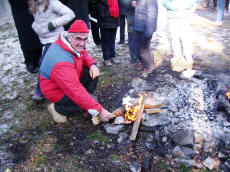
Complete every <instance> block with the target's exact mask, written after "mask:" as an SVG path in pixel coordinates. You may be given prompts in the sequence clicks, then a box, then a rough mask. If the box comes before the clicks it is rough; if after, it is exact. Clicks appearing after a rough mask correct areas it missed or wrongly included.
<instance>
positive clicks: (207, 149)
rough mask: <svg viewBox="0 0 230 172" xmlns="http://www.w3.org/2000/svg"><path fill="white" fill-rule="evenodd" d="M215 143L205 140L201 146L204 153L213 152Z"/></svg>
mask: <svg viewBox="0 0 230 172" xmlns="http://www.w3.org/2000/svg"><path fill="white" fill-rule="evenodd" d="M216 146H217V145H216V143H215V142H214V141H212V140H206V141H205V143H204V144H203V150H204V152H212V151H213V150H215V147H216Z"/></svg>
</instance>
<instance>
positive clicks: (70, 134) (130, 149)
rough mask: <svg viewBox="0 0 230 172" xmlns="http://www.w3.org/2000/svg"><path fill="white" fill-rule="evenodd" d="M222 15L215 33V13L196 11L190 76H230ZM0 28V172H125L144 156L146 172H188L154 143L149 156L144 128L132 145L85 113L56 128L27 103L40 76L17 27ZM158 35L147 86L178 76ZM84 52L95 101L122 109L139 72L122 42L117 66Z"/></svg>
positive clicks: (229, 30) (229, 33)
mask: <svg viewBox="0 0 230 172" xmlns="http://www.w3.org/2000/svg"><path fill="white" fill-rule="evenodd" d="M225 15H226V16H225V23H224V24H223V25H222V26H215V25H212V24H211V21H213V18H214V17H215V11H214V9H202V8H198V9H197V10H196V13H195V15H194V17H193V20H192V26H193V29H194V32H195V33H196V36H195V37H194V42H193V43H194V46H195V49H194V50H195V53H194V60H195V64H194V66H193V69H196V70H201V71H205V72H207V73H210V74H213V75H214V74H216V73H224V74H228V75H229V74H230V58H229V57H230V49H229V45H230V15H229V14H225ZM0 29H1V32H2V33H4V34H2V35H1V36H0V43H1V47H0V54H1V56H0V63H1V65H0V67H1V72H0V75H1V82H0V83H1V85H0V91H1V99H0V105H1V107H0V112H1V114H0V124H1V130H2V131H1V133H0V134H1V136H0V151H1V152H0V153H2V154H0V156H1V155H3V152H4V153H6V154H7V155H5V156H2V157H1V158H2V160H1V161H0V171H1V170H3V169H4V170H5V169H6V168H9V169H12V170H13V171H16V172H19V171H60V172H61V171H62V172H63V171H68V172H70V171H73V172H74V171H101V172H103V171H105V172H107V171H114V172H117V171H129V170H130V164H131V162H133V161H139V162H141V163H142V162H144V160H145V158H146V157H149V156H150V157H151V161H150V162H151V168H150V169H149V170H148V171H175V170H176V169H180V171H186V170H187V171H189V170H192V169H187V168H185V167H183V166H181V165H179V164H173V165H172V164H170V163H169V161H168V158H167V157H166V156H165V150H167V149H170V148H168V147H165V145H161V144H160V143H159V141H158V140H154V141H153V142H154V144H153V148H152V149H150V150H149V149H148V150H147V149H146V148H145V145H144V138H145V137H147V135H148V132H147V131H146V130H144V129H143V128H142V127H141V128H140V131H139V132H140V133H141V134H140V135H139V136H138V137H137V140H136V141H135V142H125V143H122V142H121V143H118V142H117V138H118V136H117V135H110V134H106V132H105V130H104V128H103V124H100V125H97V126H94V125H93V124H92V122H91V119H90V117H89V116H87V117H85V116H84V114H77V115H74V116H69V117H68V122H67V123H65V124H57V123H55V122H54V121H53V120H52V118H51V116H50V114H49V112H48V111H47V105H48V104H49V102H48V101H43V102H41V103H36V102H33V101H32V100H31V94H33V91H34V90H35V87H36V77H37V75H32V74H28V73H27V72H26V70H25V66H24V64H23V56H22V53H21V51H20V45H19V41H18V38H17V34H16V30H15V28H14V24H13V23H12V22H9V23H6V24H4V25H1V26H0ZM155 36H159V37H158V38H159V39H155V38H153V40H152V46H151V50H152V53H153V54H155V63H156V64H157V65H156V70H155V71H154V72H153V73H152V74H150V75H149V77H147V78H146V81H147V82H153V83H154V78H155V77H157V75H159V74H162V73H164V74H167V73H168V74H170V75H173V76H174V77H178V76H179V73H176V72H172V71H171V69H170V64H169V59H170V57H171V54H170V53H168V50H164V49H162V48H161V47H159V46H157V45H159V42H160V41H161V40H160V38H161V35H160V33H159V34H158V33H157V34H156V35H155ZM166 36H167V33H166ZM117 41H118V40H117ZM126 42H127V41H126ZM6 50H7V51H6ZM88 51H89V53H90V54H92V55H94V56H95V58H97V59H98V60H99V64H100V70H101V72H102V75H101V77H100V80H99V83H98V87H97V90H96V93H95V94H96V96H97V97H98V100H99V102H100V103H101V104H102V105H103V106H104V107H105V108H107V109H109V110H110V111H113V110H115V109H116V108H117V107H120V106H121V103H122V102H121V101H122V98H123V97H124V95H126V94H127V92H128V91H129V89H130V88H131V81H132V79H133V78H135V77H141V73H140V72H139V71H136V70H135V67H134V66H133V65H131V64H130V63H129V54H128V46H127V43H125V44H124V45H117V47H116V55H117V58H118V59H119V60H120V61H121V64H119V65H113V66H112V67H105V66H103V64H102V57H101V48H100V47H96V46H95V45H94V44H93V42H92V39H91V40H90V42H89V47H88ZM166 52H167V53H166ZM9 59H11V60H9ZM15 59H16V60H15ZM7 60H8V61H7ZM155 86H157V84H156V83H155ZM158 87H160V84H159V85H158ZM153 89H154V88H153ZM3 126H5V127H3ZM131 129H132V125H127V126H126V127H125V130H126V131H128V132H127V133H130V131H131ZM3 131H5V132H3ZM149 132H151V131H149Z"/></svg>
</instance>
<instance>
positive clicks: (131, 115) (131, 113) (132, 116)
mask: <svg viewBox="0 0 230 172" xmlns="http://www.w3.org/2000/svg"><path fill="white" fill-rule="evenodd" d="M138 95H139V96H140V98H139V104H138V105H136V106H133V107H132V106H131V107H130V106H129V105H126V107H125V108H126V113H125V115H124V117H125V120H127V121H135V120H136V118H137V112H138V110H139V109H140V106H141V102H142V101H143V96H142V95H140V94H138Z"/></svg>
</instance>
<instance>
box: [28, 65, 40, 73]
mask: <svg viewBox="0 0 230 172" xmlns="http://www.w3.org/2000/svg"><path fill="white" fill-rule="evenodd" d="M26 69H27V71H28V72H30V73H36V72H38V70H37V68H36V67H35V66H34V65H27V66H26Z"/></svg>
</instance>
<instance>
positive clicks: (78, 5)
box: [61, 0, 90, 30]
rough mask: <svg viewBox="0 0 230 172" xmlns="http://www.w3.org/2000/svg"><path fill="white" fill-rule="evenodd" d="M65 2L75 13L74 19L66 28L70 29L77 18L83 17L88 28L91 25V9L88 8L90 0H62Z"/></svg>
mask: <svg viewBox="0 0 230 172" xmlns="http://www.w3.org/2000/svg"><path fill="white" fill-rule="evenodd" d="M61 2H62V3H63V4H65V5H66V6H68V7H69V8H70V9H71V10H73V12H74V14H75V18H74V20H72V21H71V22H70V23H69V24H67V25H66V26H65V29H66V30H68V29H69V27H70V25H71V24H72V23H73V21H75V20H76V19H81V20H83V21H85V23H86V24H87V26H88V28H90V26H89V17H88V14H89V9H88V4H89V0H61Z"/></svg>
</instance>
